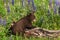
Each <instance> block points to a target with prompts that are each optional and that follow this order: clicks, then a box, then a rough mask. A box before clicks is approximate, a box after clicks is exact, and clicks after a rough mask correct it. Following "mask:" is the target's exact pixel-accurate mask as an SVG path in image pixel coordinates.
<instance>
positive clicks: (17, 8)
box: [0, 0, 60, 40]
mask: <svg viewBox="0 0 60 40" xmlns="http://www.w3.org/2000/svg"><path fill="white" fill-rule="evenodd" d="M34 3H35V6H36V13H35V16H36V22H35V23H33V25H35V26H38V27H40V28H45V29H49V30H59V29H60V15H59V14H58V13H54V10H53V9H50V8H49V0H34ZM5 4H6V5H5ZM53 4H54V3H53ZM7 6H8V8H7ZM7 9H8V10H10V11H9V12H7ZM29 9H31V4H30V5H29V7H28V4H27V1H25V4H24V7H23V6H22V2H21V1H20V0H15V1H14V2H12V3H11V1H7V0H6V1H2V0H0V17H1V18H2V19H3V20H6V22H5V21H4V22H3V23H6V24H5V25H0V40H60V38H59V37H58V38H48V37H44V38H42V37H41V38H34V37H31V38H29V39H28V38H23V37H21V36H14V35H11V36H6V33H7V32H8V29H9V28H10V26H11V24H12V22H13V21H18V20H19V19H21V18H22V17H24V16H26V15H27V14H28V12H29ZM0 24H2V23H0Z"/></svg>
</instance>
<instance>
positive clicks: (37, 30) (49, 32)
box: [24, 28, 60, 37]
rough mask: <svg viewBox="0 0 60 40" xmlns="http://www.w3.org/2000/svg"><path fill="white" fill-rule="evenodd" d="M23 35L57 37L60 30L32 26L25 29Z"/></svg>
mask: <svg viewBox="0 0 60 40" xmlns="http://www.w3.org/2000/svg"><path fill="white" fill-rule="evenodd" d="M24 35H25V36H27V37H29V36H34V37H58V36H60V30H47V29H42V28H34V29H30V30H26V31H25V34H24Z"/></svg>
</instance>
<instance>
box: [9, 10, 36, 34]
mask: <svg viewBox="0 0 60 40" xmlns="http://www.w3.org/2000/svg"><path fill="white" fill-rule="evenodd" d="M34 19H35V16H34V11H33V12H31V13H30V14H29V15H27V16H25V17H24V18H22V19H20V20H19V21H17V22H13V25H12V26H11V27H10V29H9V30H11V31H12V34H14V35H16V34H18V35H20V34H22V35H23V34H24V32H25V30H26V29H32V28H35V27H33V25H32V22H33V20H34Z"/></svg>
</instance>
